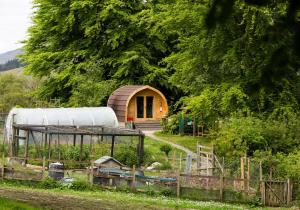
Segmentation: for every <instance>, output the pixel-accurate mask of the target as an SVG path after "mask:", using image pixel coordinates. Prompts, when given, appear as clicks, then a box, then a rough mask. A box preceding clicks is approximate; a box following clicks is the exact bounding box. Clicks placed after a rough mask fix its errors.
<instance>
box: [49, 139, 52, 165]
mask: <svg viewBox="0 0 300 210" xmlns="http://www.w3.org/2000/svg"><path fill="white" fill-rule="evenodd" d="M51 141H52V134H49V142H48V159H49V160H50V159H51Z"/></svg>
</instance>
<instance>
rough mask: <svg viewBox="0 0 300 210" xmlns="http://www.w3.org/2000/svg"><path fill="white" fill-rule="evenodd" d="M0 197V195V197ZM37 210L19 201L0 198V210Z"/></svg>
mask: <svg viewBox="0 0 300 210" xmlns="http://www.w3.org/2000/svg"><path fill="white" fill-rule="evenodd" d="M0 196H1V195H0ZM37 209H38V208H36V207H33V206H30V205H28V204H25V203H21V202H19V201H15V200H11V199H7V198H1V197H0V210H37Z"/></svg>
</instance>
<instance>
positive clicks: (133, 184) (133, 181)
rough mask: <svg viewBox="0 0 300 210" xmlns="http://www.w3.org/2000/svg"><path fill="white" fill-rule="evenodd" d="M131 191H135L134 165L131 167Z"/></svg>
mask: <svg viewBox="0 0 300 210" xmlns="http://www.w3.org/2000/svg"><path fill="white" fill-rule="evenodd" d="M132 190H135V165H133V167H132Z"/></svg>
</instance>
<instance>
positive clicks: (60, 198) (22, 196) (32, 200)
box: [0, 188, 164, 210]
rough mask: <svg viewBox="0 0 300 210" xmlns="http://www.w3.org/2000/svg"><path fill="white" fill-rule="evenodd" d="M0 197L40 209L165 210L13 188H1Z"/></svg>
mask: <svg viewBox="0 0 300 210" xmlns="http://www.w3.org/2000/svg"><path fill="white" fill-rule="evenodd" d="M0 197H3V198H9V199H12V200H16V201H21V202H25V203H28V204H30V205H33V206H34V207H35V208H40V209H53V210H61V209H67V210H82V209H84V210H89V209H93V210H94V209H95V210H110V209H116V210H129V209H146V210H155V209H157V210H162V209H164V208H158V207H153V206H149V205H145V204H144V205H143V204H139V203H130V202H124V201H119V200H114V199H113V198H111V200H103V199H101V198H98V199H94V198H85V197H79V196H74V195H66V194H60V193H53V192H49V193H48V192H37V191H34V190H30V189H29V190H21V189H11V188H0Z"/></svg>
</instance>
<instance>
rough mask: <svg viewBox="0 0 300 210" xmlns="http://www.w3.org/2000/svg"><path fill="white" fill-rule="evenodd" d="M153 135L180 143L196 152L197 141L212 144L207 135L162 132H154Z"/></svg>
mask: <svg viewBox="0 0 300 210" xmlns="http://www.w3.org/2000/svg"><path fill="white" fill-rule="evenodd" d="M155 135H156V136H158V137H160V138H161V139H163V140H166V141H170V142H173V143H175V144H178V145H181V146H183V147H186V148H188V149H189V150H191V151H193V152H196V148H197V143H199V144H200V145H203V146H212V141H211V139H210V138H208V137H194V136H186V135H185V136H181V135H174V134H168V133H164V132H160V131H158V132H155Z"/></svg>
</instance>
